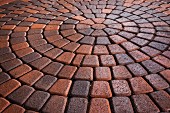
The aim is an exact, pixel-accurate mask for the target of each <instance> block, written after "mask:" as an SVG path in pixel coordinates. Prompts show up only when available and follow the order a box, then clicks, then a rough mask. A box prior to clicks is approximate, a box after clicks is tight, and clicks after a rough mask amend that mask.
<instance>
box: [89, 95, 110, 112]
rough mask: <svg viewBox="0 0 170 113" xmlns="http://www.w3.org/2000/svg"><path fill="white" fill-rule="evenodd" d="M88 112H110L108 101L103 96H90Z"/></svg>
mask: <svg viewBox="0 0 170 113" xmlns="http://www.w3.org/2000/svg"><path fill="white" fill-rule="evenodd" d="M89 113H111V110H110V104H109V101H108V100H107V99H103V98H92V99H91V101H90V108H89Z"/></svg>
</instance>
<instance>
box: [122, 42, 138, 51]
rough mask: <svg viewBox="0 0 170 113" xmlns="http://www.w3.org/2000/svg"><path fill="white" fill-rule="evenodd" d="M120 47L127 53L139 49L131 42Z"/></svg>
mask: <svg viewBox="0 0 170 113" xmlns="http://www.w3.org/2000/svg"><path fill="white" fill-rule="evenodd" d="M121 45H122V46H123V47H124V48H125V49H126V50H127V51H133V50H136V49H139V47H138V46H137V45H135V44H133V43H131V42H128V41H127V42H123V43H121Z"/></svg>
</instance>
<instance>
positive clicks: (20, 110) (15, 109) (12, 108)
mask: <svg viewBox="0 0 170 113" xmlns="http://www.w3.org/2000/svg"><path fill="white" fill-rule="evenodd" d="M14 112H16V113H24V112H25V109H24V108H23V107H21V106H18V105H16V104H12V105H10V106H9V107H8V108H7V109H5V110H4V111H3V113H14Z"/></svg>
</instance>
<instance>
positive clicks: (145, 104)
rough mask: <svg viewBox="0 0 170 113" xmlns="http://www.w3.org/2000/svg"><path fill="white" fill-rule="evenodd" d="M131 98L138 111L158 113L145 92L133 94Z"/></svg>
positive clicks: (139, 112) (140, 112)
mask: <svg viewBox="0 0 170 113" xmlns="http://www.w3.org/2000/svg"><path fill="white" fill-rule="evenodd" d="M132 99H133V101H134V105H135V107H136V111H137V112H138V113H152V112H153V113H158V112H159V111H160V110H159V109H158V107H157V106H156V105H155V104H154V102H153V101H152V100H151V99H150V98H149V96H147V95H145V94H140V95H133V96H132Z"/></svg>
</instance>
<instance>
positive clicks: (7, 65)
mask: <svg viewBox="0 0 170 113" xmlns="http://www.w3.org/2000/svg"><path fill="white" fill-rule="evenodd" d="M21 64H22V61H21V60H19V59H16V58H15V59H13V60H10V61H7V62H4V63H2V64H1V66H2V67H3V68H4V70H6V71H9V70H11V69H13V68H15V67H17V66H19V65H21Z"/></svg>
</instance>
